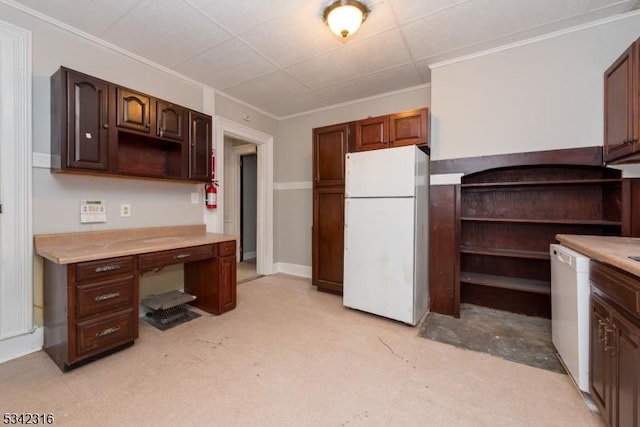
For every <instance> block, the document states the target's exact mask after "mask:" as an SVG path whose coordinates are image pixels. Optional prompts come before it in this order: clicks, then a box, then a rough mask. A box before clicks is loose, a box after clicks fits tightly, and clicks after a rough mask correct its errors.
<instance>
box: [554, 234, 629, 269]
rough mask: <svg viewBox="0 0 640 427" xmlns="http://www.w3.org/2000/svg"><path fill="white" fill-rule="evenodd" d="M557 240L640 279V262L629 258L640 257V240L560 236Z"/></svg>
mask: <svg viewBox="0 0 640 427" xmlns="http://www.w3.org/2000/svg"><path fill="white" fill-rule="evenodd" d="M556 239H557V240H558V241H559V242H560V243H561V244H562V245H564V246H566V247H568V248H570V249H573V250H575V251H576V252H580V253H581V254H583V255H585V256H587V257H589V258H591V259H594V260H597V261H600V262H603V263H606V264H610V265H612V266H614V267H617V268H619V269H621V270H624V271H626V272H628V273H630V274H633V275H635V276H638V277H640V262H638V261H634V260H632V259H630V258H629V256H637V255H640V238H633V237H617V236H586V235H584V236H583V235H573V234H558V235H556Z"/></svg>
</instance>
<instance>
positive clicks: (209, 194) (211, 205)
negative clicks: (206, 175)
mask: <svg viewBox="0 0 640 427" xmlns="http://www.w3.org/2000/svg"><path fill="white" fill-rule="evenodd" d="M204 192H205V199H204V200H205V205H206V206H207V209H215V208H216V207H217V206H218V194H217V193H218V191H217V190H216V185H215V184H214V183H213V182H210V183H208V184H207V185H205V187H204Z"/></svg>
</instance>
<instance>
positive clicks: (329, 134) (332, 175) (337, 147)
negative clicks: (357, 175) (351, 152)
mask: <svg viewBox="0 0 640 427" xmlns="http://www.w3.org/2000/svg"><path fill="white" fill-rule="evenodd" d="M350 133H351V130H350V125H349V124H348V123H344V124H339V125H335V126H326V127H323V128H316V129H314V130H313V185H314V186H335V185H344V160H345V156H346V154H347V152H348V140H349V136H350Z"/></svg>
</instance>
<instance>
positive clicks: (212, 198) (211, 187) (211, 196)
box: [204, 150, 218, 209]
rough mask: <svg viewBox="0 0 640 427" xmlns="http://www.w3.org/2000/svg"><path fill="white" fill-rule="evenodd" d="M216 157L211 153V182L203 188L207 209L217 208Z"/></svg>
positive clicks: (213, 152)
mask: <svg viewBox="0 0 640 427" xmlns="http://www.w3.org/2000/svg"><path fill="white" fill-rule="evenodd" d="M217 185H218V183H217V182H216V157H215V151H213V150H212V151H211V182H210V183H208V184H207V185H205V186H204V195H205V198H204V204H205V206H206V207H207V209H215V208H216V207H217V206H218V194H217V193H218V190H216V186H217Z"/></svg>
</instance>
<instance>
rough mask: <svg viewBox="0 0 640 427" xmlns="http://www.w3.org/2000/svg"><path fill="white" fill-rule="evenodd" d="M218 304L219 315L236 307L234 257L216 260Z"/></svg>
mask: <svg viewBox="0 0 640 427" xmlns="http://www.w3.org/2000/svg"><path fill="white" fill-rule="evenodd" d="M218 260H219V263H220V266H219V268H218V271H219V274H220V277H219V292H220V293H219V301H220V302H219V304H220V307H219V308H220V313H224V312H225V311H229V310H233V309H234V308H235V306H236V256H235V254H234V255H230V256H225V257H220V258H218Z"/></svg>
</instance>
